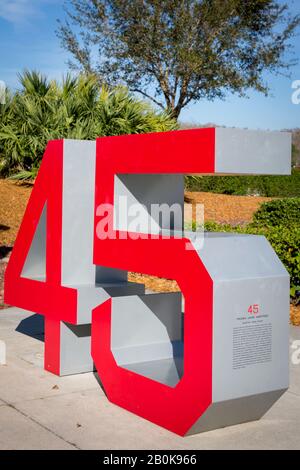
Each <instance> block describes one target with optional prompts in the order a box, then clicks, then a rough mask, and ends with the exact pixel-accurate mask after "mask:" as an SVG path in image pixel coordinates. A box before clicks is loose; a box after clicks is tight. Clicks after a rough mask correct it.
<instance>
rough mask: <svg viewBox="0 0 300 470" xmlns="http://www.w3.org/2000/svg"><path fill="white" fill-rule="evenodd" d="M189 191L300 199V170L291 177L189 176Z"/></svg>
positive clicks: (186, 180) (295, 170) (293, 172)
mask: <svg viewBox="0 0 300 470" xmlns="http://www.w3.org/2000/svg"><path fill="white" fill-rule="evenodd" d="M185 185H186V189H187V190H188V191H203V192H210V193H219V194H232V195H236V196H247V195H258V196H266V197H300V170H299V169H293V170H292V174H291V176H187V177H186V179H185Z"/></svg>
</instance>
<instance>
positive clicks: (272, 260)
mask: <svg viewBox="0 0 300 470" xmlns="http://www.w3.org/2000/svg"><path fill="white" fill-rule="evenodd" d="M290 159H291V137H290V135H289V134H287V133H279V132H272V133H270V132H256V131H242V130H236V129H198V130H188V131H174V132H167V133H155V134H145V135H128V136H119V137H104V138H99V139H97V140H96V142H87V141H74V140H63V141H53V142H49V144H48V146H47V149H46V152H45V155H44V158H43V161H42V164H41V168H40V171H39V174H38V177H37V180H36V183H35V186H34V189H33V191H32V195H31V197H30V200H29V203H28V206H27V209H26V212H25V216H24V219H23V222H22V224H21V227H20V231H19V234H18V237H17V240H16V243H15V246H14V249H13V252H12V255H11V258H10V261H9V264H8V267H7V270H6V274H5V301H6V302H7V303H10V304H13V305H16V306H18V307H20V308H24V309H28V310H31V311H33V312H36V313H39V314H42V315H44V316H45V368H46V369H47V370H49V371H51V372H53V373H55V374H58V375H65V374H74V373H80V372H87V371H92V370H93V368H94V364H95V367H96V369H97V371H98V374H99V377H100V380H101V382H102V384H103V386H104V389H105V391H106V393H107V397H108V399H109V400H110V401H111V402H113V403H115V404H117V405H119V406H122V407H123V408H125V409H127V410H129V411H131V412H133V413H136V414H137V415H139V416H142V417H144V418H146V419H148V420H150V421H152V422H154V423H156V424H159V425H161V426H163V427H165V428H167V429H169V430H171V431H173V432H176V433H178V434H180V435H185V434H188V433H196V432H201V431H204V430H209V429H214V428H216V427H220V426H226V425H230V424H236V423H241V422H244V421H249V420H253V419H258V418H259V417H260V416H262V415H263V414H264V413H265V412H266V410H267V409H269V408H270V406H271V405H272V404H273V403H274V402H275V401H276V400H277V399H278V398H279V396H280V395H281V394H282V393H283V392H284V391H285V390H286V389H287V387H288V344H289V341H288V318H289V276H288V274H287V272H286V270H285V269H284V267H283V265H282V264H281V262H280V261H279V259H278V258H277V256H276V255H275V253H274V251H273V250H272V248H271V246H270V245H269V244H268V242H267V241H266V239H265V238H264V237H261V236H250V235H249V236H248V235H237V234H230V235H229V234H221V233H219V234H216V233H207V234H205V235H204V241H203V244H200V245H199V244H197V238H195V234H190V233H185V234H184V235H182V236H180V237H179V236H178V231H181V230H182V223H183V222H182V219H180V221H178V218H177V219H176V221H175V222H174V224H173V225H174V226H173V227H172V228H173V229H174V230H175V231H174V232H172V231H168V230H167V229H168V228H170V227H164V226H163V223H162V222H161V220H160V218H159V215H158V216H155V215H154V216H153V214H152V213H151V212H150V205H151V203H154V202H156V203H160V204H168V205H169V206H170V205H171V206H172V204H174V203H177V204H179V207H180V206H181V207H183V194H184V185H183V175H184V174H215V175H217V174H289V172H290ZM121 196H122V197H125V198H126V201H127V204H128V206H129V209H130V208H131V207H133V204H134V203H138V204H139V205H140V206H141V207H142V208H143V211H144V213H145V214H146V218H147V224H146V225H145V227H141V228H140V230H139V231H140V233H133V232H132V233H131V232H130V229H129V228H128V216H127V214H125V213H124V208H122V204H121V203H119V201H120V200H121V198H120V197H121ZM110 206H112V207H113V212H112V213H110V214H108V212H107V211H103V208H105V207H110ZM129 212H130V211H129ZM149 221H150V222H151V223H150V225H148V222H149ZM107 225H110V227H112V228H111V229H110V232H109V236H107V233H106V232H105V230H106V229H107ZM149 226H150V227H154V229H153V230H152V229H151V228H150V229H149V228H148V227H149ZM135 232H136V231H135ZM142 232H143V236H141V234H142ZM174 234H177V235H176V236H175V235H174ZM187 247H188V249H187ZM127 271H134V272H140V273H144V274H151V275H154V276H159V277H165V278H168V279H173V280H176V281H177V284H178V285H179V287H180V290H181V294H180V293H169V294H147V293H145V289H144V286H143V285H141V284H136V283H130V282H128V281H127ZM181 297H183V298H184V313H182V302H181Z"/></svg>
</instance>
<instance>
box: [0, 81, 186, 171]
mask: <svg viewBox="0 0 300 470" xmlns="http://www.w3.org/2000/svg"><path fill="white" fill-rule="evenodd" d="M20 81H21V86H22V88H21V91H19V92H17V93H15V94H14V95H11V96H8V97H7V103H6V104H5V105H4V106H0V175H2V176H11V175H14V174H17V176H18V178H24V179H25V178H31V177H34V176H35V174H36V172H37V169H38V167H39V164H40V161H41V158H42V156H43V153H44V150H45V147H46V144H47V142H48V141H49V140H52V139H62V138H71V139H88V140H93V139H95V138H96V137H100V136H106V135H121V134H140V133H144V132H157V131H168V130H173V129H176V128H177V124H176V122H175V121H174V120H173V119H171V118H170V116H169V115H168V114H167V113H164V112H156V111H154V110H153V108H152V107H151V106H150V105H149V104H147V103H145V102H144V101H141V100H139V99H137V98H135V97H134V96H132V95H130V94H129V92H128V90H127V89H125V88H122V87H118V88H115V89H113V90H108V89H107V88H105V87H101V86H99V83H98V82H97V80H96V78H95V77H93V76H84V75H81V76H79V77H77V78H71V77H70V76H67V77H66V78H65V80H64V81H63V83H62V85H59V84H58V83H57V82H55V81H49V80H47V78H45V77H44V76H42V75H40V74H39V73H36V72H25V73H24V74H23V76H20Z"/></svg>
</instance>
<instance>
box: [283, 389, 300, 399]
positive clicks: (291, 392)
mask: <svg viewBox="0 0 300 470" xmlns="http://www.w3.org/2000/svg"><path fill="white" fill-rule="evenodd" d="M286 393H290V394H291V395H295V396H296V397H298V398H300V393H297V392H293V391H292V390H287V392H286Z"/></svg>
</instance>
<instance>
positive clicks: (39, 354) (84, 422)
mask: <svg viewBox="0 0 300 470" xmlns="http://www.w3.org/2000/svg"><path fill="white" fill-rule="evenodd" d="M42 320H43V319H42V317H40V316H38V315H37V316H34V315H32V313H29V312H25V311H24V310H19V309H16V308H11V309H8V310H0V340H2V341H4V342H5V344H6V348H7V357H6V361H7V365H0V449H178V450H183V449H300V365H292V364H291V386H290V389H289V391H288V392H287V393H285V394H284V395H283V396H282V397H281V399H280V400H279V401H278V402H277V403H276V404H275V405H274V406H273V408H272V409H271V410H270V411H269V412H268V413H267V414H266V415H265V416H264V418H263V419H261V420H260V421H256V422H252V423H246V424H242V425H238V426H232V427H230V428H224V429H219V430H216V431H210V432H207V433H204V434H198V435H195V436H190V437H186V438H180V437H178V436H176V435H174V434H172V433H170V432H168V431H166V430H164V429H162V428H160V427H158V426H155V425H153V424H151V423H150V422H148V421H145V420H143V419H141V418H138V417H137V416H135V415H133V414H131V413H128V412H126V411H125V410H122V409H121V408H119V407H117V406H115V405H112V404H111V403H109V401H108V400H107V399H106V397H105V395H104V393H103V391H102V390H101V388H100V386H99V385H98V382H97V380H96V378H95V376H94V375H93V374H82V375H76V376H69V377H62V378H60V377H56V376H55V375H52V374H50V373H48V372H45V371H44V370H43V348H44V344H43V321H42ZM294 340H300V328H296V327H291V342H292V341H294ZM294 351H295V350H293V349H291V353H293V352H294Z"/></svg>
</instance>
